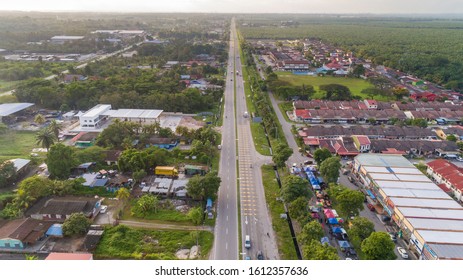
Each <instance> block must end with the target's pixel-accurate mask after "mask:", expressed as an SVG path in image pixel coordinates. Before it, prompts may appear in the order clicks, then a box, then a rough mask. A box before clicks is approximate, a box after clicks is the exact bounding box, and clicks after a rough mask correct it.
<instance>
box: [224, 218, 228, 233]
mask: <svg viewBox="0 0 463 280" xmlns="http://www.w3.org/2000/svg"><path fill="white" fill-rule="evenodd" d="M227 218H228V217H227ZM225 234H228V228H227V229H226V230H225Z"/></svg>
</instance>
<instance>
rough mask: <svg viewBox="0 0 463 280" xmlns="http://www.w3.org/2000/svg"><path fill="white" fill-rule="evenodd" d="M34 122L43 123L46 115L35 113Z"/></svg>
mask: <svg viewBox="0 0 463 280" xmlns="http://www.w3.org/2000/svg"><path fill="white" fill-rule="evenodd" d="M34 122H36V123H38V124H43V123H44V122H45V117H44V116H43V115H42V114H37V115H35V118H34Z"/></svg>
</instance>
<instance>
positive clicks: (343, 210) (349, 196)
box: [334, 187, 365, 217]
mask: <svg viewBox="0 0 463 280" xmlns="http://www.w3.org/2000/svg"><path fill="white" fill-rule="evenodd" d="M364 199H365V196H364V194H363V193H361V192H359V191H356V190H351V189H348V188H346V187H343V188H342V190H341V191H340V192H339V193H337V194H336V195H335V196H334V200H335V201H336V203H337V205H338V210H339V212H340V214H341V215H342V216H344V217H351V216H358V215H359V213H360V211H361V210H363V200H364Z"/></svg>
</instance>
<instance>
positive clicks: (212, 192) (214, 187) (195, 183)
mask: <svg viewBox="0 0 463 280" xmlns="http://www.w3.org/2000/svg"><path fill="white" fill-rule="evenodd" d="M221 181H222V180H221V179H220V177H218V176H217V172H209V173H208V174H206V175H205V176H199V175H196V176H194V177H192V178H191V179H190V181H188V183H187V186H188V188H187V194H188V196H190V197H191V198H193V199H195V200H204V199H206V198H211V199H212V200H215V199H216V198H217V191H218V190H219V187H220V182H221Z"/></svg>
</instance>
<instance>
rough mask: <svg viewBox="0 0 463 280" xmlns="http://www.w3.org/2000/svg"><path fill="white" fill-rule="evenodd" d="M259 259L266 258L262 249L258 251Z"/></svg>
mask: <svg viewBox="0 0 463 280" xmlns="http://www.w3.org/2000/svg"><path fill="white" fill-rule="evenodd" d="M257 259H258V260H263V259H264V254H263V253H262V251H258V252H257Z"/></svg>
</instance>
